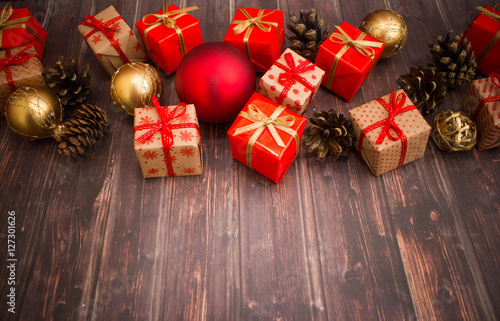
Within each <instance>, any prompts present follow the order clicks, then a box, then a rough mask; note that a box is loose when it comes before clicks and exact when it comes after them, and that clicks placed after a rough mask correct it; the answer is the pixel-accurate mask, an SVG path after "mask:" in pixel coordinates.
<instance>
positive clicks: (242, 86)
mask: <svg viewBox="0 0 500 321" xmlns="http://www.w3.org/2000/svg"><path fill="white" fill-rule="evenodd" d="M255 79H256V78H255V70H254V68H253V66H252V63H251V62H250V60H249V59H248V58H247V57H246V56H245V55H244V54H242V53H241V52H240V51H239V50H238V49H236V48H234V47H233V46H230V45H228V44H225V43H222V42H208V43H204V44H201V45H199V46H197V47H195V48H194V49H192V50H191V51H189V52H188V53H187V55H186V56H185V57H184V58H183V59H182V61H181V63H180V64H179V67H178V68H177V72H176V75H175V89H176V91H177V96H178V97H179V100H180V101H181V102H184V103H187V104H194V106H195V108H196V113H197V115H198V118H199V119H200V120H202V121H204V122H208V123H223V122H227V121H232V120H234V119H235V118H236V116H237V115H238V113H239V112H240V111H241V109H243V107H244V106H245V103H246V102H247V101H248V99H249V98H250V96H252V94H253V93H254V92H255V86H256V82H255Z"/></svg>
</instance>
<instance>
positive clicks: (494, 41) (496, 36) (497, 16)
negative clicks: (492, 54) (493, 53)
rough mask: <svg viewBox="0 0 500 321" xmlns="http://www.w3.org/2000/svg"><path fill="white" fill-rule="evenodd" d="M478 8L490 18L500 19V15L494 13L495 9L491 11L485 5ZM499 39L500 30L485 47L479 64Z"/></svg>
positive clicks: (478, 61) (479, 58) (478, 59)
mask: <svg viewBox="0 0 500 321" xmlns="http://www.w3.org/2000/svg"><path fill="white" fill-rule="evenodd" d="M499 5H500V4H497V5H495V6H494V7H493V10H494V9H495V8H496V7H498V6H499ZM476 9H477V10H479V11H481V13H480V14H484V15H487V16H488V17H490V18H493V19H495V20H497V21H500V15H498V14H496V13H494V12H493V11H490V10H488V9H485V8H483V7H477V8H476ZM498 39H500V30H499V31H497V33H496V34H495V36H494V37H493V39H491V40H490V42H489V43H488V45H487V46H486V47H485V48H484V50H483V52H482V53H481V54H480V55H479V57H478V58H477V64H478V65H479V63H480V62H481V60H483V58H484V57H485V56H486V55H487V54H488V52H489V51H490V49H491V48H492V47H493V46H494V45H495V44H496V43H497V41H498Z"/></svg>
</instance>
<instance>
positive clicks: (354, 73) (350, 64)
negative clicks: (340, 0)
mask: <svg viewBox="0 0 500 321" xmlns="http://www.w3.org/2000/svg"><path fill="white" fill-rule="evenodd" d="M336 27H337V30H335V31H334V32H333V33H332V34H331V35H330V36H329V37H328V39H326V40H325V41H324V42H323V43H322V44H321V46H320V47H319V50H318V55H317V56H316V65H317V66H318V67H319V68H321V69H323V70H324V71H325V77H324V78H323V82H322V85H323V86H325V87H326V88H328V89H330V90H332V91H333V92H335V93H336V94H338V95H340V96H341V97H342V98H344V99H345V100H347V101H350V100H351V99H352V98H353V97H354V95H355V94H356V92H357V91H358V90H359V88H361V86H362V85H363V83H364V82H365V80H366V77H367V76H368V74H369V73H370V71H371V70H372V68H373V67H374V66H375V64H376V63H377V61H378V59H379V58H380V55H381V54H382V51H384V47H385V45H384V44H383V43H382V42H380V41H378V40H377V39H375V38H373V37H371V36H369V35H367V34H366V33H364V32H362V31H361V30H359V29H358V28H355V27H353V26H352V25H350V24H348V23H347V22H345V21H344V22H342V24H341V25H340V26H336Z"/></svg>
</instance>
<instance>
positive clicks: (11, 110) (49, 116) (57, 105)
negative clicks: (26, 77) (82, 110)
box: [5, 87, 63, 139]
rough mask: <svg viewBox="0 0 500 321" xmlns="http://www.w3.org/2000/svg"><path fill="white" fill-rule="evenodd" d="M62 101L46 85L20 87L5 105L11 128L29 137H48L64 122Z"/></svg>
mask: <svg viewBox="0 0 500 321" xmlns="http://www.w3.org/2000/svg"><path fill="white" fill-rule="evenodd" d="M62 110H63V109H62V106H61V101H60V100H59V98H58V97H57V95H56V94H54V93H53V92H52V91H51V90H50V89H48V88H45V87H24V88H19V89H17V90H16V91H15V92H13V93H12V95H10V97H9V99H8V100H7V104H6V105H5V116H6V117H7V122H8V123H9V126H10V128H12V130H13V131H14V132H15V133H16V134H18V135H19V136H21V137H24V138H28V139H40V138H46V137H49V136H51V135H52V134H53V132H54V131H55V130H57V129H58V127H59V126H61V124H62Z"/></svg>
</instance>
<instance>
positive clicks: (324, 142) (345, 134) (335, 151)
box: [304, 109, 354, 162]
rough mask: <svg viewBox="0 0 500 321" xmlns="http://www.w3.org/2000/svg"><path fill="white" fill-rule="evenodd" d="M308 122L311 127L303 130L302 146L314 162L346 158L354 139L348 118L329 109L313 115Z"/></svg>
mask: <svg viewBox="0 0 500 321" xmlns="http://www.w3.org/2000/svg"><path fill="white" fill-rule="evenodd" d="M309 121H310V122H311V124H312V125H310V126H308V127H306V129H305V130H304V136H305V139H304V146H306V147H307V150H308V151H309V152H310V153H312V154H313V155H314V157H315V158H316V160H318V161H320V162H324V161H325V160H326V159H327V158H332V159H333V160H337V158H338V157H339V156H344V157H345V156H347V154H348V152H349V148H350V147H351V146H352V142H353V138H354V129H353V128H352V122H351V120H350V119H349V118H346V117H345V116H344V115H342V114H340V115H339V114H338V113H337V112H336V111H335V110H333V109H330V110H329V111H328V112H326V111H320V112H316V113H314V114H313V117H311V118H309Z"/></svg>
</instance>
